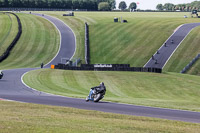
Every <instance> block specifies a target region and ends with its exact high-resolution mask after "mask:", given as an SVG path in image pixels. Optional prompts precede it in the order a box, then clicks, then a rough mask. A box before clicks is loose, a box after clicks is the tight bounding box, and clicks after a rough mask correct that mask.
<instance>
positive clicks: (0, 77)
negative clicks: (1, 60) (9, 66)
mask: <svg viewBox="0 0 200 133" xmlns="http://www.w3.org/2000/svg"><path fill="white" fill-rule="evenodd" d="M2 78H3V72H2V71H0V79H2Z"/></svg>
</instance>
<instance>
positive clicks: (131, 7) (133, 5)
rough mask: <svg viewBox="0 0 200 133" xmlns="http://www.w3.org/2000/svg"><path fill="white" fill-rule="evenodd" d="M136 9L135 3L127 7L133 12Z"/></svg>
mask: <svg viewBox="0 0 200 133" xmlns="http://www.w3.org/2000/svg"><path fill="white" fill-rule="evenodd" d="M136 8H137V4H136V3H135V2H132V3H131V4H130V5H129V9H130V10H131V11H133V10H135V9H136Z"/></svg>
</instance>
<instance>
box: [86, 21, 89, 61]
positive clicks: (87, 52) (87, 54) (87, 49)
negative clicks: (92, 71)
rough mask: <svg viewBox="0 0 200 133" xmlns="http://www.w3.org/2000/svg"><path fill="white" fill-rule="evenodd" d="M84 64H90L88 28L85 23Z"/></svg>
mask: <svg viewBox="0 0 200 133" xmlns="http://www.w3.org/2000/svg"><path fill="white" fill-rule="evenodd" d="M85 63H86V64H90V46H89V26H88V24H87V23H85Z"/></svg>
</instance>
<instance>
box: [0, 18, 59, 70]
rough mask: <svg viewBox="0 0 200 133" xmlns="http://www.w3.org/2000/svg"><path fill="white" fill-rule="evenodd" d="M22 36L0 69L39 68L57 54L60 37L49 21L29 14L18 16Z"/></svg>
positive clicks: (0, 65) (0, 64)
mask: <svg viewBox="0 0 200 133" xmlns="http://www.w3.org/2000/svg"><path fill="white" fill-rule="evenodd" d="M18 16H19V18H20V19H21V22H22V35H21V37H20V39H19V41H18V43H17V44H16V46H15V47H14V49H13V50H12V51H11V54H10V55H9V57H8V58H7V59H6V60H4V61H3V62H2V63H0V69H11V68H25V67H39V66H40V64H41V62H43V63H44V64H45V63H48V62H49V61H50V60H51V59H52V58H53V57H54V56H55V55H56V53H57V51H58V48H59V45H60V37H59V34H58V31H57V30H56V28H55V27H54V26H53V24H51V23H50V22H49V21H47V20H45V19H43V18H41V17H37V16H34V15H29V14H18Z"/></svg>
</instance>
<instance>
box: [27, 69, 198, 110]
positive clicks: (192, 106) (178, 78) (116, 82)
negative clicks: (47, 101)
mask: <svg viewBox="0 0 200 133" xmlns="http://www.w3.org/2000/svg"><path fill="white" fill-rule="evenodd" d="M24 81H25V83H26V84H27V85H29V86H30V87H32V88H35V89H37V90H40V91H44V92H48V93H53V94H58V95H63V96H69V97H80V98H85V97H86V96H87V95H88V93H89V89H90V88H91V87H93V86H97V85H99V83H100V82H101V81H103V82H104V83H105V85H106V87H107V92H106V96H105V98H104V100H107V101H113V102H120V103H129V104H136V105H145V106H153V107H164V108H173V109H183V110H192V111H200V108H199V107H200V103H199V101H200V97H199V95H200V89H199V86H200V77H198V76H190V75H182V74H175V73H166V74H154V73H134V72H95V71H89V72H87V71H63V70H50V69H45V70H37V71H31V72H29V73H28V74H26V75H25V76H24Z"/></svg>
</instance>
